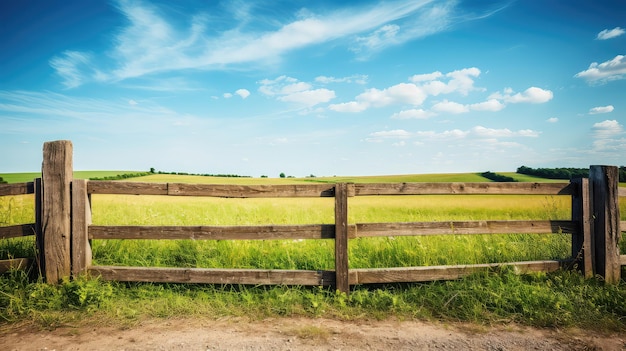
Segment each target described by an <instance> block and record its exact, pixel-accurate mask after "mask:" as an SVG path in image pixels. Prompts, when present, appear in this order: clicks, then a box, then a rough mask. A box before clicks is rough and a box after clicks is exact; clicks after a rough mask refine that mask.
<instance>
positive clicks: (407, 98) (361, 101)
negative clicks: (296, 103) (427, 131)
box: [330, 67, 502, 118]
mask: <svg viewBox="0 0 626 351" xmlns="http://www.w3.org/2000/svg"><path fill="white" fill-rule="evenodd" d="M479 75H480V70H479V69H478V68H476V67H471V68H463V69H460V70H456V71H452V72H449V73H446V74H445V75H444V74H443V73H441V72H433V73H428V74H422V75H414V76H411V77H409V80H410V81H411V82H412V83H399V84H396V85H393V86H390V87H388V88H385V89H378V88H370V89H367V90H366V91H364V92H363V93H361V94H359V95H357V96H356V97H355V101H352V102H348V103H342V104H336V105H332V106H331V107H330V108H331V110H334V111H338V112H361V111H364V110H366V109H368V108H370V107H385V106H389V105H397V104H408V105H413V106H419V105H421V104H422V103H423V102H424V101H425V100H426V99H427V98H428V96H430V95H432V96H437V95H439V94H450V93H459V94H461V95H467V94H468V93H469V92H470V91H473V90H480V89H478V88H476V87H474V79H473V78H474V77H478V76H479ZM440 78H444V80H447V81H441V80H438V79H440ZM423 82H425V83H424V84H423V85H419V84H420V83H423ZM475 107H476V109H477V110H479V109H481V108H482V109H484V110H489V109H491V110H495V109H496V108H501V107H502V106H499V105H498V104H497V102H486V103H481V104H477V105H476V106H475ZM438 109H439V110H438ZM469 109H470V107H469V106H463V105H460V104H456V103H452V102H445V103H444V104H440V105H438V106H437V107H436V108H435V109H434V111H437V112H452V113H460V112H467V111H469ZM460 110H463V111H460ZM412 113H413V114H415V111H414V112H412ZM394 116H395V117H394V118H402V117H401V116H400V114H398V115H394Z"/></svg>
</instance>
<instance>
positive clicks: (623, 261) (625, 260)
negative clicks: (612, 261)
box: [619, 255, 626, 266]
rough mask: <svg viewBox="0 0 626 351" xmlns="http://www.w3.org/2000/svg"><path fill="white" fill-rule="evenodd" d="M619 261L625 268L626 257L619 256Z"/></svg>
mask: <svg viewBox="0 0 626 351" xmlns="http://www.w3.org/2000/svg"><path fill="white" fill-rule="evenodd" d="M619 261H620V264H621V265H622V266H626V255H620V256H619Z"/></svg>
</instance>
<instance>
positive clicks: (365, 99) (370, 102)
mask: <svg viewBox="0 0 626 351" xmlns="http://www.w3.org/2000/svg"><path fill="white" fill-rule="evenodd" d="M424 99H426V94H425V93H424V91H423V90H422V89H420V88H419V87H417V86H416V85H415V84H410V83H400V84H396V85H394V86H391V87H389V88H387V89H383V90H380V89H376V88H371V89H368V90H366V91H365V92H363V93H361V94H359V95H358V96H357V97H356V102H355V103H353V104H349V103H348V104H349V106H352V107H356V106H359V107H360V108H363V109H365V108H368V107H370V106H371V107H384V106H388V105H392V104H410V105H420V104H421V103H422V102H424ZM335 111H337V110H335Z"/></svg>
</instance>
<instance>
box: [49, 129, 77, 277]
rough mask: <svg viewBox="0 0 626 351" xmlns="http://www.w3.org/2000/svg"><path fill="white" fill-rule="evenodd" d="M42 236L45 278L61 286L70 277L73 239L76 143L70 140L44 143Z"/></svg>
mask: <svg viewBox="0 0 626 351" xmlns="http://www.w3.org/2000/svg"><path fill="white" fill-rule="evenodd" d="M41 174H42V187H43V189H42V196H43V200H42V217H41V220H42V236H43V250H44V257H45V272H44V273H45V274H44V278H45V279H46V281H47V282H48V283H57V282H59V281H61V280H62V279H65V278H69V277H70V274H71V268H70V261H71V257H70V238H71V231H72V228H71V218H70V216H71V193H70V184H71V182H72V177H73V173H72V143H71V142H70V141H68V140H59V141H51V142H46V143H44V144H43V163H42V167H41Z"/></svg>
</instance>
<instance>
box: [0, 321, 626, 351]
mask: <svg viewBox="0 0 626 351" xmlns="http://www.w3.org/2000/svg"><path fill="white" fill-rule="evenodd" d="M0 345H2V346H1V347H0V348H1V349H2V350H48V351H51V350H203V351H208V350H211V351H214V350H261V351H263V350H489V351H492V350H493V351H496V350H507V351H509V350H555V351H560V350H626V334H621V335H616V334H614V335H604V336H597V335H592V334H586V333H584V332H583V331H577V330H567V331H558V330H552V329H550V330H540V329H533V328H526V327H519V326H503V327H498V328H489V329H487V328H483V327H477V326H473V325H468V324H458V325H444V324H437V323H426V322H415V321H408V322H400V321H357V322H345V321H337V320H329V319H305V318H279V319H268V320H264V321H252V322H250V321H247V320H245V319H225V320H218V321H212V320H211V321H210V320H198V319H182V320H179V319H177V320H169V321H163V320H154V321H147V322H143V323H141V324H140V325H138V326H135V327H132V328H128V329H120V328H111V327H106V328H93V327H79V328H72V327H63V328H58V329H56V330H53V331H40V330H35V329H33V327H24V326H22V327H18V326H10V327H6V326H5V327H3V328H2V329H1V330H0Z"/></svg>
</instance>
